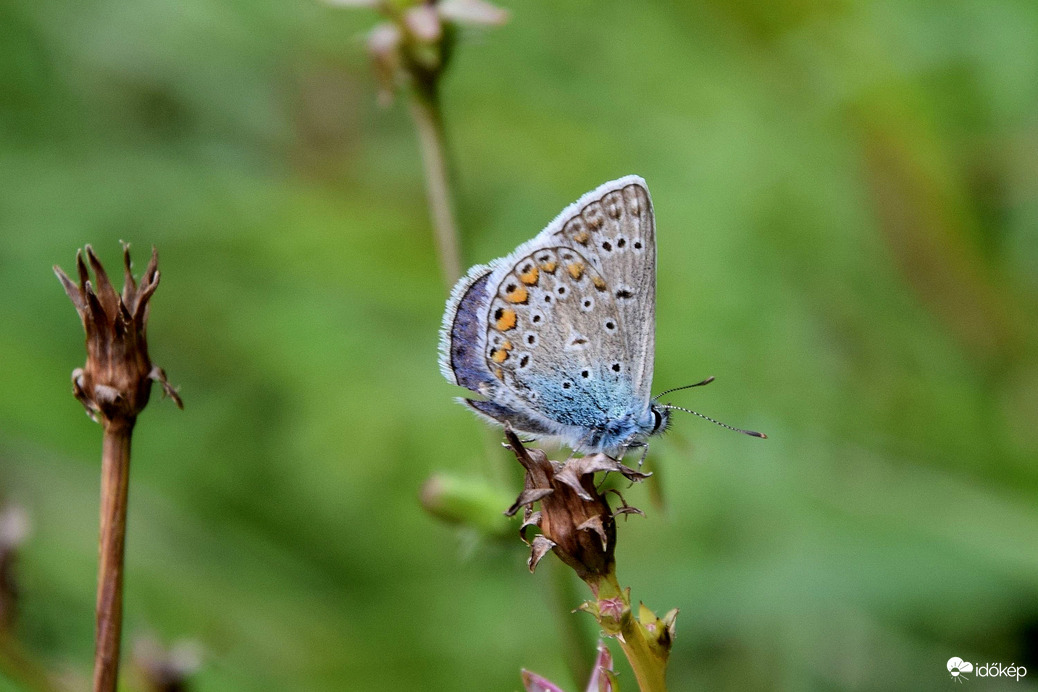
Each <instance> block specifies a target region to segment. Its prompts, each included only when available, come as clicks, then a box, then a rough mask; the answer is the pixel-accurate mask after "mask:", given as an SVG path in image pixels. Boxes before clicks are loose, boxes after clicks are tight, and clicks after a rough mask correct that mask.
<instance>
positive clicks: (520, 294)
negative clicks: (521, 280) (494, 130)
mask: <svg viewBox="0 0 1038 692" xmlns="http://www.w3.org/2000/svg"><path fill="white" fill-rule="evenodd" d="M527 298H529V295H528V294H527V293H526V289H525V288H523V287H522V286H516V287H515V289H514V290H512V291H509V292H508V293H506V294H505V300H507V301H508V302H509V303H525V302H526V300H527Z"/></svg>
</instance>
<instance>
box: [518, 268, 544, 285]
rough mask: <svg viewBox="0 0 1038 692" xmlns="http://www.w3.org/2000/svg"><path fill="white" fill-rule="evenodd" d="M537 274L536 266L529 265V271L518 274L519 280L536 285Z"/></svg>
mask: <svg viewBox="0 0 1038 692" xmlns="http://www.w3.org/2000/svg"><path fill="white" fill-rule="evenodd" d="M538 274H540V272H539V271H538V269H537V267H530V271H528V272H525V273H523V274H520V275H519V280H520V281H522V282H523V283H524V284H526V285H527V286H536V285H537V276H538Z"/></svg>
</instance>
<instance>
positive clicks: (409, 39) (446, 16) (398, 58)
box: [326, 0, 508, 106]
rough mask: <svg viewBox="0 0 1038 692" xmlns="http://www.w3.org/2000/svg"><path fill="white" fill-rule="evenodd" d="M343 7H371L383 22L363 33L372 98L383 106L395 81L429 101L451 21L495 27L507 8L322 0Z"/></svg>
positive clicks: (472, 1) (462, 0)
mask: <svg viewBox="0 0 1038 692" xmlns="http://www.w3.org/2000/svg"><path fill="white" fill-rule="evenodd" d="M326 2H328V3H329V4H332V5H339V6H343V7H367V8H373V9H375V10H377V11H378V12H379V13H380V14H381V15H382V16H383V17H384V18H385V19H386V21H385V22H383V23H382V24H379V25H378V26H376V27H375V28H374V29H373V30H372V31H371V32H370V33H369V34H368V41H367V45H368V54H369V55H370V56H371V59H372V63H373V65H374V69H375V75H376V77H377V78H378V82H379V87H380V88H379V94H378V101H379V104H380V105H383V106H386V105H389V104H390V103H392V100H393V95H394V93H395V92H396V90H397V88H399V87H401V86H408V85H409V86H411V87H412V88H413V89H414V93H415V94H416V95H417V96H419V97H420V98H424V99H429V100H433V99H435V95H436V92H437V84H438V83H439V80H440V77H442V76H443V72H444V70H445V69H446V66H447V62H448V60H449V58H450V56H451V54H452V52H453V46H454V41H455V40H456V34H457V32H456V31H452V29H453V28H454V26H455V25H456V24H467V25H473V26H497V25H500V24H504V23H505V22H506V21H507V20H508V12H506V11H505V10H503V9H501V8H499V7H495V6H494V5H491V4H490V3H488V2H486V1H485V0H443V1H441V2H437V1H436V0H402V1H399V2H390V1H389V0H326Z"/></svg>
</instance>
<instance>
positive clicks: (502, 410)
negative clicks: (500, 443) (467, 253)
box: [440, 265, 556, 436]
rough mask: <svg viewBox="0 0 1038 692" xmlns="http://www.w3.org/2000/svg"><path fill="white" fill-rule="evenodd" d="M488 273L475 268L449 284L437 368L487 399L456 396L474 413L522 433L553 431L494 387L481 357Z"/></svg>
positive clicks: (498, 386) (484, 268)
mask: <svg viewBox="0 0 1038 692" xmlns="http://www.w3.org/2000/svg"><path fill="white" fill-rule="evenodd" d="M492 272H493V269H492V266H488V265H478V266H475V267H473V268H472V269H471V270H470V271H469V273H468V275H467V276H465V277H463V278H462V279H461V280H460V281H458V283H457V285H456V286H455V287H454V291H453V292H452V293H451V297H450V300H448V301H447V309H446V311H445V312H444V316H443V326H442V328H441V330H440V371H441V372H442V373H443V376H444V377H446V378H447V380H448V381H449V382H451V383H453V384H457V385H460V386H462V387H465V388H467V389H470V390H472V391H473V392H477V393H479V394H482V395H484V396H487V397H489V399H490V400H474V399H459V401H461V402H462V403H464V404H465V405H467V406H469V407H470V408H472V409H473V410H474V411H475V412H476V413H478V414H480V415H482V416H484V417H486V418H488V419H490V420H493V421H497V422H499V423H502V424H504V423H508V424H510V425H511V426H512V427H513V428H514V429H516V430H517V431H520V432H523V433H528V434H531V435H538V436H541V435H553V434H556V433H555V430H554V427H553V426H552V425H551V423H550V422H549V421H546V420H544V419H542V418H541V417H539V416H538V415H537V414H536V412H533V411H526V410H524V407H523V406H522V404H521V402H518V401H515V399H514V397H512V396H509V395H508V393H507V392H502V391H500V390H501V382H500V380H498V379H497V378H496V377H495V376H494V374H493V373H492V372H491V370H490V369H489V368H488V366H487V362H486V359H485V358H484V357H483V353H484V344H485V343H486V336H487V330H486V328H485V325H486V316H487V306H488V305H489V303H490V298H491V296H490V293H489V290H488V287H487V285H488V282H489V280H490V276H491V273H492Z"/></svg>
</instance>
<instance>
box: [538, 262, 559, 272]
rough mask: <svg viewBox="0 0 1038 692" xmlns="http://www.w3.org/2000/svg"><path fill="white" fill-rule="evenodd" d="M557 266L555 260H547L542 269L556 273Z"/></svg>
mask: <svg viewBox="0 0 1038 692" xmlns="http://www.w3.org/2000/svg"><path fill="white" fill-rule="evenodd" d="M556 266H558V265H556V264H555V260H548V261H547V262H543V263H542V264H541V269H543V270H544V271H546V272H548V273H549V274H554V273H555V267H556Z"/></svg>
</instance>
